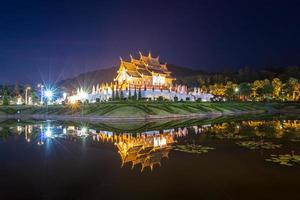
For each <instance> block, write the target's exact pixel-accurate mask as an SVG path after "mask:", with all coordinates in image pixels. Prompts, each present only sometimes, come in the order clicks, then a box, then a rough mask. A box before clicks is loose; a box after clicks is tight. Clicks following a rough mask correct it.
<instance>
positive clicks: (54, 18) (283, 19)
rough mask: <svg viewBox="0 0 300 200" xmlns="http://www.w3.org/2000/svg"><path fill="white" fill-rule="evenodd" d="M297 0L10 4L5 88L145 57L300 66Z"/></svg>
mask: <svg viewBox="0 0 300 200" xmlns="http://www.w3.org/2000/svg"><path fill="white" fill-rule="evenodd" d="M299 38H300V3H297V2H296V1H294V2H292V1H278V2H277V1H263V0H259V1H254V0H252V1H246V0H242V1H241V0H238V1H225V0H220V1H213V0H207V1H204V0H202V1H201V0H200V1H188V0H184V1H183V0H181V1H178V2H176V1H163V0H160V1H155V0H147V1H143V0H139V1H125V0H124V1H113V0H107V1H100V0H98V1H83V0H82V1H75V0H70V1H64V0H58V1H54V0H51V1H50V0H49V1H46V0H39V1H34V0H30V1H29V0H19V1H14V0H7V1H1V5H0V69H1V71H0V84H3V83H6V84H8V83H15V82H18V83H37V82H40V81H41V80H44V81H45V80H46V81H48V80H59V79H64V78H66V77H72V76H75V75H77V74H79V73H82V72H86V71H91V70H95V69H101V68H107V67H111V66H116V65H118V64H119V57H120V56H122V57H123V58H124V59H129V53H132V54H133V55H134V56H136V57H137V55H138V51H139V50H141V51H142V52H144V53H148V51H149V50H151V52H152V54H153V55H160V57H161V60H162V61H163V62H167V63H172V64H177V65H180V66H187V67H190V68H195V69H202V70H206V71H212V70H213V71H223V70H224V69H229V68H230V69H236V68H240V67H243V66H245V65H247V66H251V67H257V68H258V67H263V66H266V65H273V66H288V65H299V63H300V39H299Z"/></svg>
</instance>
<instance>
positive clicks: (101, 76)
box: [58, 64, 204, 91]
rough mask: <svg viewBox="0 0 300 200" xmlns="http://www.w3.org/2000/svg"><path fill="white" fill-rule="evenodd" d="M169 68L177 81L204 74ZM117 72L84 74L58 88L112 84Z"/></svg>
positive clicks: (185, 69)
mask: <svg viewBox="0 0 300 200" xmlns="http://www.w3.org/2000/svg"><path fill="white" fill-rule="evenodd" d="M167 67H168V69H169V70H170V71H171V72H172V76H173V77H175V78H177V79H181V78H184V77H188V76H193V75H196V74H203V73H204V72H203V71H200V70H194V69H190V68H186V67H180V66H176V65H172V64H169V65H168V66H167ZM117 70H118V67H111V68H105V69H99V70H95V71H91V72H86V73H82V74H79V75H78V76H76V77H74V78H69V79H65V80H62V81H60V82H59V83H58V86H59V87H60V88H62V89H64V90H66V91H70V90H73V91H74V90H76V89H77V88H78V87H83V88H89V87H91V86H92V85H96V84H98V83H110V82H112V81H113V80H114V78H115V77H116V75H117Z"/></svg>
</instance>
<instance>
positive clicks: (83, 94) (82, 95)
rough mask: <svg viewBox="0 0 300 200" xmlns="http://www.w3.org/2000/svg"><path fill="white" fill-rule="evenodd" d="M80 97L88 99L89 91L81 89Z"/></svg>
mask: <svg viewBox="0 0 300 200" xmlns="http://www.w3.org/2000/svg"><path fill="white" fill-rule="evenodd" d="M78 97H79V98H80V99H86V98H87V97H88V93H87V92H85V91H81V92H79V94H78Z"/></svg>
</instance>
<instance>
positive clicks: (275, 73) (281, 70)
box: [58, 64, 300, 91]
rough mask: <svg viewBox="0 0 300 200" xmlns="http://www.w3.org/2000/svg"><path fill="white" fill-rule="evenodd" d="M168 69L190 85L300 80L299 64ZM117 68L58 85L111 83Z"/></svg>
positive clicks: (71, 87) (68, 87)
mask: <svg viewBox="0 0 300 200" xmlns="http://www.w3.org/2000/svg"><path fill="white" fill-rule="evenodd" d="M168 69H169V70H170V71H171V72H172V76H173V77H175V78H176V81H175V83H178V84H184V85H188V86H190V87H195V86H196V87H197V86H199V85H210V84H215V83H226V82H227V81H232V82H234V83H242V82H250V83H251V82H253V81H255V80H263V79H269V80H272V79H273V78H275V77H278V78H280V79H281V80H282V81H286V80H287V79H289V78H290V77H293V78H297V79H299V80H300V67H298V66H288V67H267V68H263V69H256V68H251V67H244V68H241V69H238V70H232V71H227V72H215V73H207V72H204V71H201V70H195V69H191V68H187V67H180V66H177V65H172V64H168ZM117 70H118V68H117V67H111V68H106V69H99V70H95V71H92V72H87V73H83V74H80V75H78V76H76V77H74V78H69V79H66V80H63V81H60V82H59V83H58V86H59V87H60V88H62V89H63V90H65V91H74V90H76V89H77V88H78V87H84V88H88V87H90V86H92V85H96V84H98V83H110V82H112V81H113V79H114V78H115V77H116V74H117Z"/></svg>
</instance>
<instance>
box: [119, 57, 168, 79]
mask: <svg viewBox="0 0 300 200" xmlns="http://www.w3.org/2000/svg"><path fill="white" fill-rule="evenodd" d="M130 57H131V61H130V62H128V61H124V60H122V59H121V68H125V70H126V72H127V74H128V75H129V76H132V77H137V78H140V77H143V76H152V75H153V74H160V75H163V76H166V77H168V78H171V76H170V74H171V72H170V71H169V70H168V69H167V65H166V64H161V63H160V62H159V56H158V57H156V58H153V57H152V55H151V53H149V55H148V56H144V55H142V53H140V59H135V58H133V57H132V56H131V55H130Z"/></svg>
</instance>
